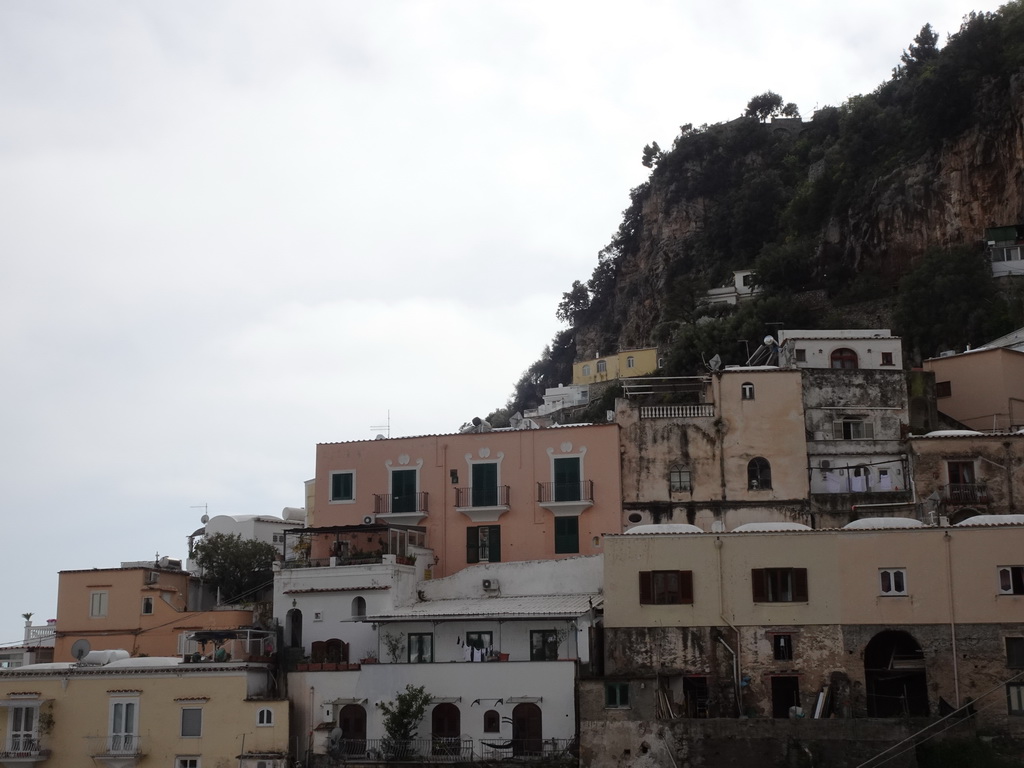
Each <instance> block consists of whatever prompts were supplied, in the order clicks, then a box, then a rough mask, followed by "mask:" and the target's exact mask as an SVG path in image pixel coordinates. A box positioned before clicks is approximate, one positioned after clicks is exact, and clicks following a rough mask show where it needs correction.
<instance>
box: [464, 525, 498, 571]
mask: <svg viewBox="0 0 1024 768" xmlns="http://www.w3.org/2000/svg"><path fill="white" fill-rule="evenodd" d="M466 562H467V563H499V562H501V526H500V525H478V526H474V527H470V528H467V529H466Z"/></svg>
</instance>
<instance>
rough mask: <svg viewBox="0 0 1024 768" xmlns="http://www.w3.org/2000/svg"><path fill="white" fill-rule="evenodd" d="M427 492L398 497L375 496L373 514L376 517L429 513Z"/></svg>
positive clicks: (380, 494)
mask: <svg viewBox="0 0 1024 768" xmlns="http://www.w3.org/2000/svg"><path fill="white" fill-rule="evenodd" d="M428 496H429V494H428V493H427V492H426V491H420V492H418V493H405V494H402V495H396V494H393V493H375V494H373V513H374V514H375V515H395V514H403V513H408V512H422V513H424V514H426V513H427V511H428V506H427V497H428Z"/></svg>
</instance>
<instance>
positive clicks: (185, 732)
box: [181, 707, 203, 739]
mask: <svg viewBox="0 0 1024 768" xmlns="http://www.w3.org/2000/svg"><path fill="white" fill-rule="evenodd" d="M202 735H203V708H202V707H182V708H181V737H182V738H183V739H198V738H200V737H202Z"/></svg>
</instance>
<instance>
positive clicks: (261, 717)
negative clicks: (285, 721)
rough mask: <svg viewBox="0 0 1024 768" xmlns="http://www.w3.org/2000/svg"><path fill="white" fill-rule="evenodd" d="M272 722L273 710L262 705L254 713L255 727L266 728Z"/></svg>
mask: <svg viewBox="0 0 1024 768" xmlns="http://www.w3.org/2000/svg"><path fill="white" fill-rule="evenodd" d="M273 724H274V710H272V709H271V708H270V707H264V708H263V709H261V710H260V711H259V712H257V713H256V727H257V728H268V727H270V726H272V725H273Z"/></svg>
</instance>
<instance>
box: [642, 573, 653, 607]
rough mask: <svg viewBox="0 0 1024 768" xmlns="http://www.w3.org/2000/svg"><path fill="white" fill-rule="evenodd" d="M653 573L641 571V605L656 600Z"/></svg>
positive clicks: (649, 603)
mask: <svg viewBox="0 0 1024 768" xmlns="http://www.w3.org/2000/svg"><path fill="white" fill-rule="evenodd" d="M652 581H653V574H652V573H651V572H650V571H640V605H651V604H652V603H653V602H654V596H653V593H654V585H653V583H652Z"/></svg>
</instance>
